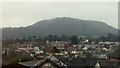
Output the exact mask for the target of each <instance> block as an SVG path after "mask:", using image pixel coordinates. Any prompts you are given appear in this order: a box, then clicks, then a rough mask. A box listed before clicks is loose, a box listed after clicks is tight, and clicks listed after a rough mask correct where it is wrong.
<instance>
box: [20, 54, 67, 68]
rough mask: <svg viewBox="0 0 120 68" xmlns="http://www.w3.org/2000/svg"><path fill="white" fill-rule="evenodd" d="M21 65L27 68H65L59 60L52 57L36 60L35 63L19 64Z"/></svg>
mask: <svg viewBox="0 0 120 68" xmlns="http://www.w3.org/2000/svg"><path fill="white" fill-rule="evenodd" d="M19 64H21V65H24V66H27V67H29V68H46V67H47V68H61V67H62V68H64V67H67V65H65V64H64V63H63V62H61V61H60V60H59V59H57V58H56V57H55V56H53V55H49V56H48V57H46V58H44V59H42V60H36V61H29V62H22V63H19Z"/></svg>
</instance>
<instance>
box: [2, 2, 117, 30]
mask: <svg viewBox="0 0 120 68" xmlns="http://www.w3.org/2000/svg"><path fill="white" fill-rule="evenodd" d="M56 17H72V18H78V19H82V20H95V21H102V22H105V23H106V24H108V25H111V26H113V27H115V28H118V3H117V2H5V3H2V27H10V26H11V27H25V26H29V25H32V24H34V23H36V22H38V21H41V20H45V19H52V18H56Z"/></svg>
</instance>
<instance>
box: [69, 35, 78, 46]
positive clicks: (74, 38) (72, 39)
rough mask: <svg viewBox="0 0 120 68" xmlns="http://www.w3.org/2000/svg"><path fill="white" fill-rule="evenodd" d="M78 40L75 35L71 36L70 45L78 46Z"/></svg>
mask: <svg viewBox="0 0 120 68" xmlns="http://www.w3.org/2000/svg"><path fill="white" fill-rule="evenodd" d="M78 43H79V40H78V36H77V35H73V36H72V37H71V44H78Z"/></svg>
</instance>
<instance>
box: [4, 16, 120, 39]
mask: <svg viewBox="0 0 120 68" xmlns="http://www.w3.org/2000/svg"><path fill="white" fill-rule="evenodd" d="M117 32H118V30H117V29H115V28H113V27H112V26H109V25H107V24H105V23H104V22H100V21H93V20H80V19H75V18H69V17H59V18H54V19H50V20H42V21H39V22H37V23H35V24H33V25H30V26H27V27H19V28H3V29H2V35H3V39H6V38H18V37H28V36H41V37H43V36H47V35H49V34H51V35H58V36H60V35H67V36H71V35H81V36H101V35H106V34H108V33H112V34H117Z"/></svg>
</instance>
